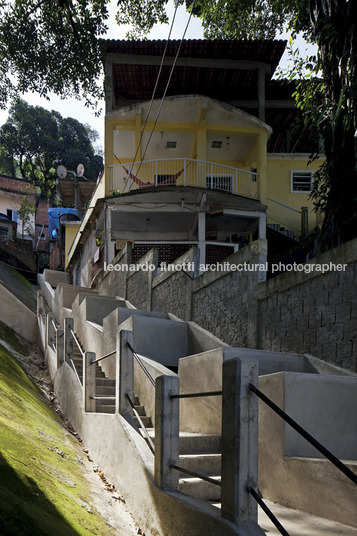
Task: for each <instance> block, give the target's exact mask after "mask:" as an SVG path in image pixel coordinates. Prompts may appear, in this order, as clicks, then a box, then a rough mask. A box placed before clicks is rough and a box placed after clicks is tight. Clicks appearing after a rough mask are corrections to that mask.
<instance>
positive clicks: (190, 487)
mask: <svg viewBox="0 0 357 536" xmlns="http://www.w3.org/2000/svg"><path fill="white" fill-rule="evenodd" d="M220 443H221V438H220V436H218V435H203V434H195V433H189V432H181V433H180V442H179V449H180V451H179V461H178V465H179V466H180V467H183V468H185V469H188V470H190V471H194V472H196V473H200V474H202V475H205V476H209V477H211V478H213V479H214V480H217V481H219V482H220V480H221V476H220V475H221V445H220ZM179 490H180V491H182V492H183V493H187V495H191V496H192V497H196V498H197V499H202V500H205V501H210V502H212V501H219V500H220V497H221V488H220V486H216V485H215V484H212V483H210V482H206V481H205V480H202V479H200V478H197V477H193V476H188V475H187V474H185V473H180V481H179Z"/></svg>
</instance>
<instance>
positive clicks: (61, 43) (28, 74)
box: [0, 0, 109, 108]
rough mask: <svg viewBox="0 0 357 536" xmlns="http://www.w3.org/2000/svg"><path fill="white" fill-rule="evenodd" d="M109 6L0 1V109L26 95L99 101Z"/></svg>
mask: <svg viewBox="0 0 357 536" xmlns="http://www.w3.org/2000/svg"><path fill="white" fill-rule="evenodd" d="M108 3H109V0H75V1H73V0H57V1H53V0H41V2H34V1H33V0H21V1H15V0H14V1H5V0H0V107H2V108H5V106H6V104H7V103H8V102H9V100H11V99H12V98H14V97H16V96H18V95H19V92H20V93H24V92H25V91H32V92H37V93H39V94H40V95H42V96H47V95H48V93H49V92H50V91H53V92H54V93H56V94H57V95H61V97H63V98H66V97H69V96H74V97H77V98H84V99H85V101H86V103H87V104H88V105H96V103H97V102H98V100H99V99H101V98H102V97H103V89H102V85H101V83H100V82H98V76H99V74H100V73H101V71H102V62H101V59H102V52H101V46H100V43H99V40H98V38H99V37H100V36H102V35H104V33H105V31H106V25H105V21H106V20H107V18H108V10H107V4H108Z"/></svg>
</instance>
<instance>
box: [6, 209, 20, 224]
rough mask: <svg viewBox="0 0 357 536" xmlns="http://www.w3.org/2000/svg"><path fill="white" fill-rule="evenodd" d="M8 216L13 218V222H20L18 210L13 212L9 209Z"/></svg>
mask: <svg viewBox="0 0 357 536" xmlns="http://www.w3.org/2000/svg"><path fill="white" fill-rule="evenodd" d="M6 214H7V215H8V216H9V218H11V220H12V221H16V222H18V221H19V215H18V213H17V210H12V209H11V208H8V209H7V210H6Z"/></svg>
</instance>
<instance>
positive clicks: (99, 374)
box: [73, 361, 105, 379]
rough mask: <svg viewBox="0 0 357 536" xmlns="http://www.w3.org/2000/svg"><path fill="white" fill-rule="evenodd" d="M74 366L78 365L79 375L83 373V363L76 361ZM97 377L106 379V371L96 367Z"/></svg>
mask: <svg viewBox="0 0 357 536" xmlns="http://www.w3.org/2000/svg"><path fill="white" fill-rule="evenodd" d="M73 363H74V361H73ZM74 366H75V367H76V371H77V372H78V375H79V374H83V366H82V365H76V363H74ZM95 377H96V378H98V379H104V378H105V374H104V372H103V371H102V370H100V369H96V371H95Z"/></svg>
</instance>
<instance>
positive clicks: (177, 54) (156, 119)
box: [136, 0, 195, 175]
mask: <svg viewBox="0 0 357 536" xmlns="http://www.w3.org/2000/svg"><path fill="white" fill-rule="evenodd" d="M194 7H195V0H193V3H192V7H191V11H190V16H189V18H188V21H187V24H186V27H185V30H184V32H183V35H182V38H181V41H180V44H179V46H178V49H177V52H176V56H175V59H174V62H173V64H172V67H171V71H170V74H169V78H168V81H167V84H166V87H165V91H164V94H163V96H162V99H161V102H160V106H159V109H158V111H157V114H156V117H155V121H154V125H153V127H152V129H151V131H150V135H149V139H148V142H147V144H146V147H145V151H144V154H143V156H142V158H141V161H140V164H139V168H138V170H137V171H136V174H137V175H138V174H139V171H140V168H141V165H142V163H143V161H144V158H145V155H146V153H147V150H148V146H149V143H150V141H151V138H152V135H153V133H154V130H155V127H156V124H157V121H158V119H159V115H160V113H161V109H162V106H163V104H164V100H165V97H166V93H167V90H168V88H169V85H170V82H171V78H172V75H173V72H174V69H175V66H176V63H177V59H178V57H179V54H180V50H181V46H182V43H183V40H184V39H185V35H186V32H187V28H188V26H189V24H190V22H191V17H192V13H193V9H194Z"/></svg>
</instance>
